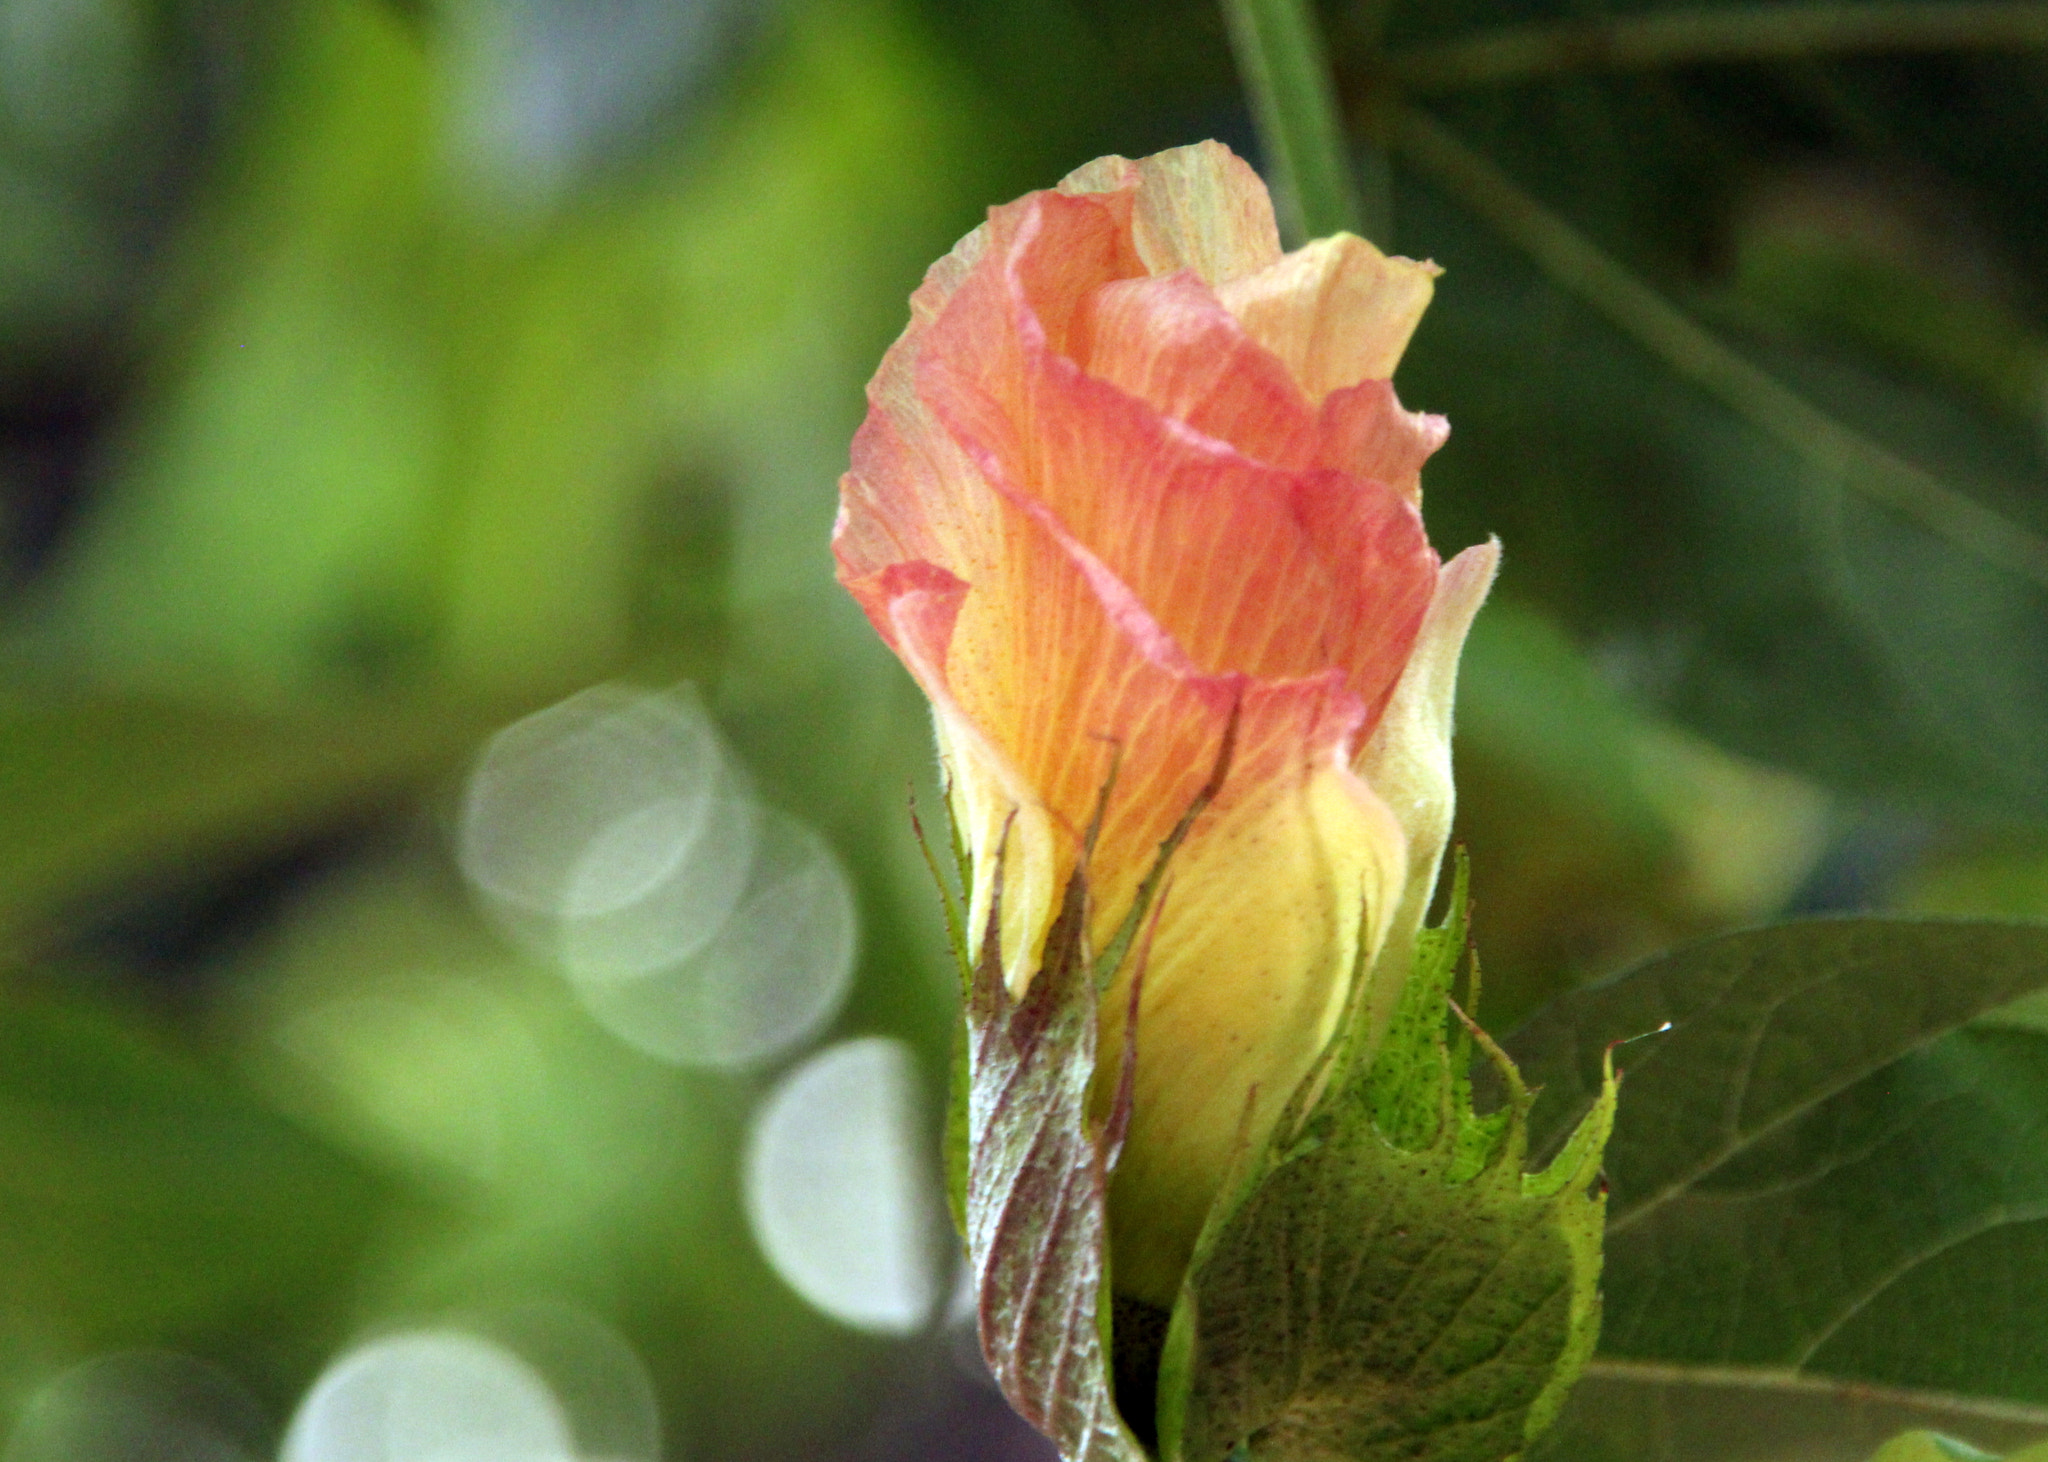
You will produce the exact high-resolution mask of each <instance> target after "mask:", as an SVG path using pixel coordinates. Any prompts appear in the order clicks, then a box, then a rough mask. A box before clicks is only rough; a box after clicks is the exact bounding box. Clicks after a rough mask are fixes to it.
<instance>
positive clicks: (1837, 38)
mask: <svg viewBox="0 0 2048 1462" xmlns="http://www.w3.org/2000/svg"><path fill="white" fill-rule="evenodd" d="M2043 46H2048V5H2043V4H2038V3H2032V0H2028V3H2017V4H2015V3H2011V0H1989V3H1984V0H1961V3H1951V0H1937V3H1932V4H1926V3H1920V0H1899V3H1879V4H1840V3H1835V0H1822V3H1818V4H1803V5H1802V4H1791V5H1744V6H1730V7H1727V8H1724V9H1715V10H1662V11H1651V12H1650V13H1648V14H1644V15H1628V16H1598V17H1594V16H1588V17H1586V18H1585V19H1580V20H1566V21H1549V22H1542V23H1537V24H1530V25H1514V26H1504V27H1502V28H1500V29H1498V30H1493V31H1488V32H1486V33H1483V34H1480V35H1476V36H1467V37H1464V38H1462V39H1459V40H1453V41H1444V42H1441V43H1438V44H1435V45H1426V46H1416V47H1412V48H1407V49H1404V50H1402V51H1400V52H1397V53H1395V54H1394V55H1391V56H1389V57H1388V58H1387V61H1386V74H1387V75H1388V76H1389V77H1390V78H1391V79H1392V80H1393V81H1394V82H1395V84H1396V85H1397V86H1399V87H1400V88H1401V89H1402V90H1403V91H1406V92H1409V93H1429V92H1443V91H1457V90H1461V89H1464V88H1468V87H1478V86H1503V85H1512V84H1514V83H1516V82H1522V81H1531V80H1540V79H1542V78H1544V77H1548V76H1555V75H1558V74H1560V73H1565V72H1572V71H1595V70H1603V71H1647V70H1652V69H1655V68H1657V67H1662V66H1691V65H1698V64H1700V63H1702V62H1711V61H1768V60H1785V59H1789V58H1797V57H1805V56H1820V55H1842V54H1847V53H1853V52H1858V51H1863V52H1875V51H1939V50H2023V49H2031V48H2036V47H2043Z"/></svg>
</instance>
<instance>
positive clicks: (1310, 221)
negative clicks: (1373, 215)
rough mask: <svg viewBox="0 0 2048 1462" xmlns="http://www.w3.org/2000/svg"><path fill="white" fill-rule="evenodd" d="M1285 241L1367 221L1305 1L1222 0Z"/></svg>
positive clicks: (1294, 244) (1295, 242)
mask: <svg viewBox="0 0 2048 1462" xmlns="http://www.w3.org/2000/svg"><path fill="white" fill-rule="evenodd" d="M1223 18H1224V21H1225V23H1226V24H1227V25H1228V27H1229V30H1230V47H1231V51H1232V52H1233V53H1234V54H1235V55H1236V57H1237V69H1238V73H1239V75H1240V76H1241V77H1242V78H1243V80H1244V88H1245V92H1246V95H1247V96H1248V97H1249V99H1250V101H1251V107H1252V122H1253V124H1254V125H1255V126H1256V127H1257V128H1258V131H1259V141H1260V143H1261V145H1262V146H1263V147H1264V149H1265V153H1266V166H1267V170H1268V172H1269V173H1271V175H1272V176H1271V177H1269V178H1268V179H1267V181H1268V182H1269V183H1270V184H1271V185H1272V189H1273V195H1274V201H1275V203H1276V205H1277V211H1278V213H1279V216H1280V236H1281V239H1282V241H1283V242H1284V243H1285V244H1286V245H1287V247H1289V248H1298V247H1300V245H1302V244H1303V243H1305V242H1306V241H1308V240H1309V239H1314V238H1321V237H1323V236H1324V235H1325V234H1333V233H1346V232H1348V233H1362V232H1364V231H1365V228H1366V220H1365V217H1364V213H1363V210H1362V209H1361V208H1360V205H1359V195H1358V184H1357V181H1356V179H1355V178H1354V177H1353V175H1352V171H1351V162H1350V158H1349V155H1348V153H1347V152H1346V150H1345V145H1344V129H1343V125H1342V122H1341V120H1340V118H1339V116H1338V111H1337V93H1336V88H1335V87H1334V86H1333V85H1332V83H1331V80H1330V63H1329V58H1328V56H1327V55H1326V54H1325V51H1324V47H1323V37H1322V32H1321V30H1320V29H1319V27H1318V26H1317V23H1316V18H1315V14H1314V12H1313V11H1312V10H1311V9H1310V6H1309V3H1308V0H1223Z"/></svg>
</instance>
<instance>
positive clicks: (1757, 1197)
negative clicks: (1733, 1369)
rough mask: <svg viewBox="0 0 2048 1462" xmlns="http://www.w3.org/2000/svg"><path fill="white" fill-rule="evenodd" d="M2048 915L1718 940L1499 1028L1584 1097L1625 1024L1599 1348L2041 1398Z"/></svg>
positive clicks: (2047, 1242) (1561, 1089)
mask: <svg viewBox="0 0 2048 1462" xmlns="http://www.w3.org/2000/svg"><path fill="white" fill-rule="evenodd" d="M2043 987H2048V927H2043V926H2039V925H2000V924H1972V923H1951V922H1934V921H1928V922H1915V921H1904V920H1875V919H1845V920H1826V921H1815V922H1812V923H1806V924H1792V925H1784V926H1780V927H1777V928H1771V929H1761V930H1755V931H1751V932H1748V933H1743V934H1737V935H1731V936H1728V937H1726V938H1722V939H1717V940H1712V941H1709V942H1707V943H1704V944H1700V945H1697V946H1694V947H1693V948H1691V949H1688V950H1683V951H1680V952H1679V953H1676V954H1674V955H1671V956H1668V957H1665V958H1662V959H1659V960H1656V961H1653V962H1652V963H1650V964H1648V965H1645V966H1642V967H1641V968H1639V969H1637V970H1635V971H1632V972H1630V973H1629V974H1626V975H1624V976H1622V977H1621V978H1619V979H1616V980H1614V981H1611V982H1609V983H1607V984H1604V985H1601V986H1597V987H1594V988H1591V989H1587V990H1583V991H1579V992H1576V993H1574V994H1572V995H1569V996H1566V997H1565V998H1563V999H1561V1000H1559V1001H1557V1002H1555V1003H1553V1004H1552V1005H1551V1006H1549V1007H1548V1008H1546V1009H1545V1010H1544V1011H1543V1012H1542V1013H1541V1014H1540V1015H1539V1016H1538V1017H1537V1018H1536V1019H1535V1020H1534V1021H1532V1022H1531V1023H1530V1024H1529V1025H1528V1026H1527V1027H1525V1028H1524V1029H1523V1030H1522V1031H1520V1032H1517V1033H1516V1035H1515V1036H1514V1037H1513V1038H1512V1039H1511V1040H1510V1041H1509V1042H1508V1045H1509V1048H1510V1049H1511V1050H1513V1051H1514V1052H1516V1053H1517V1055H1518V1057H1519V1059H1520V1060H1521V1061H1522V1062H1523V1065H1524V1069H1525V1070H1526V1071H1527V1073H1528V1075H1529V1077H1530V1078H1531V1080H1532V1081H1537V1082H1542V1083H1543V1084H1544V1085H1545V1086H1546V1087H1547V1088H1548V1090H1547V1091H1546V1093H1545V1097H1544V1100H1543V1102H1542V1103H1540V1104H1539V1108H1538V1114H1537V1117H1536V1119H1535V1123H1534V1127H1535V1130H1536V1131H1537V1132H1538V1133H1540V1134H1546V1135H1549V1136H1550V1137H1551V1138H1552V1140H1554V1138H1555V1135H1556V1134H1558V1133H1561V1132H1562V1131H1563V1130H1565V1126H1566V1124H1567V1123H1569V1121H1570V1120H1571V1118H1572V1114H1573V1113H1574V1112H1575V1111H1577V1110H1581V1109H1583V1108H1584V1107H1585V1106H1586V1105H1587V1103H1588V1101H1589V1099H1590V1097H1591V1094H1592V1093H1593V1092H1594V1091H1595V1090H1597V1088H1596V1086H1595V1085H1594V1083H1595V1082H1596V1081H1597V1079H1598V1076H1599V1072H1600V1062H1601V1061H1602V1059H1603V1057H1604V1054H1605V1052H1606V1050H1607V1047H1608V1045H1609V1044H1610V1043H1611V1042H1614V1041H1617V1040H1626V1039H1627V1038H1628V1037H1630V1036H1632V1035H1636V1034H1638V1033H1641V1032H1643V1031H1646V1030H1647V1031H1654V1030H1657V1029H1658V1028H1659V1027H1660V1026H1662V1025H1663V1024H1664V1023H1666V1022H1670V1023H1671V1025H1672V1028H1671V1029H1670V1030H1669V1031H1668V1033H1665V1034H1660V1035H1656V1036H1653V1037H1651V1038H1648V1039H1644V1040H1641V1041H1633V1042H1630V1043H1629V1044H1627V1045H1624V1046H1622V1047H1620V1048H1619V1050H1618V1051H1617V1052H1616V1053H1615V1055H1616V1059H1617V1063H1618V1064H1619V1065H1620V1066H1621V1067H1622V1068H1623V1072H1624V1076H1625V1082H1626V1086H1627V1089H1628V1100H1627V1101H1626V1102H1625V1103H1623V1105H1622V1115H1621V1117H1620V1119H1619V1121H1618V1122H1617V1124H1616V1128H1615V1133H1614V1138H1613V1141H1612V1143H1611V1144H1610V1146H1609V1148H1608V1153H1607V1177H1608V1181H1609V1183H1610V1185H1611V1192H1610V1196H1609V1216H1610V1219H1609V1229H1608V1241H1607V1272H1606V1293H1607V1321H1606V1327H1605V1332H1604V1335H1603V1340H1602V1345H1603V1350H1604V1352H1605V1353H1607V1354H1610V1355H1615V1356H1629V1357H1638V1358H1642V1359H1658V1360H1671V1361H1684V1362H1690V1363H1708V1364H1740V1365H1764V1366H1775V1367H1784V1368H1792V1369H1798V1370H1809V1369H1810V1370H1812V1371H1815V1372H1818V1373H1822V1374H1830V1375H1837V1376H1851V1377H1859V1378H1864V1379H1868V1380H1872V1381H1878V1382H1882V1383H1886V1384H1891V1385H1900V1386H1917V1387H1924V1388H1927V1389H1932V1390H1939V1391H1948V1392H1962V1393H1975V1394H1982V1395H1996V1396H2005V1397H2012V1398H2017V1399H2024V1400H2031V1401H2037V1402H2038V1401H2048V1357H2044V1356H2043V1355H2042V1353H2041V1350H2040V1347H2039V1346H2038V1345H2037V1344H2035V1343H2034V1340H2033V1337H2034V1336H2035V1335H2038V1334H2039V1333H2040V1332H2041V1330H2042V1328H2043V1327H2044V1326H2048V1141H2044V1137H2048V1132H2044V1128H2048V1038H2044V1037H2043V1036H2042V1035H2041V1034H2039V1033H2038V1032H2037V1031H2034V1030H2031V1029H2025V1028H2018V1029H2015V1028H2007V1027H1992V1026H1985V1027H1982V1028H1975V1027H1967V1023H1968V1022H1970V1021H1972V1020H1973V1019H1975V1018H1976V1017H1978V1016H1981V1015H1984V1014H1986V1013H1987V1012H1991V1011H1994V1010H1996V1009H1997V1008H1998V1007H2000V1006H2002V1005H2005V1004H2007V1003H2008V1002H2010V1001H2013V1000H2015V999H2018V998H2020V997H2022V996H2025V995H2028V994H2031V993H2033V992H2035V991H2037V990H2039V989H2042V988H2043Z"/></svg>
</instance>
